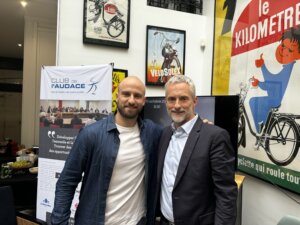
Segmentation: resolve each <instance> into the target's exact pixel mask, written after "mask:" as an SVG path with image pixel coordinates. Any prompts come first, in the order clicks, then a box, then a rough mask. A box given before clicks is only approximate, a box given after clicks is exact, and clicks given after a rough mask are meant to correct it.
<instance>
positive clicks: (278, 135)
mask: <svg viewBox="0 0 300 225" xmlns="http://www.w3.org/2000/svg"><path fill="white" fill-rule="evenodd" d="M266 135H269V136H267V139H266V146H265V150H266V152H267V156H268V157H269V159H270V160H271V161H272V162H273V163H275V164H276V165H280V166H286V165H288V164H290V163H291V162H292V161H293V160H294V158H295V157H296V155H297V153H298V150H299V141H298V140H299V131H298V127H297V125H296V124H295V122H294V121H293V120H291V119H289V118H279V119H278V120H273V121H272V123H271V126H270V127H269V129H268V130H267V134H266Z"/></svg>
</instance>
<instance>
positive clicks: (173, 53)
mask: <svg viewBox="0 0 300 225" xmlns="http://www.w3.org/2000/svg"><path fill="white" fill-rule="evenodd" d="M184 60H185V31H183V30H175V29H170V28H163V27H154V26H147V45H146V85H158V86H163V85H164V84H165V83H166V82H167V81H168V80H169V79H170V78H171V77H172V76H174V75H184Z"/></svg>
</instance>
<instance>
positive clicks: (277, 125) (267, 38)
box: [213, 0, 300, 193]
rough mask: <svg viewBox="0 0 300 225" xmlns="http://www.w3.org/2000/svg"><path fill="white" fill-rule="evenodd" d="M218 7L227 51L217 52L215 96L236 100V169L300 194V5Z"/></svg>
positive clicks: (261, 2)
mask: <svg viewBox="0 0 300 225" xmlns="http://www.w3.org/2000/svg"><path fill="white" fill-rule="evenodd" d="M220 2H221V1H220ZM219 4H220V5H219V6H217V8H219V9H220V11H219V12H221V8H222V9H223V12H222V13H221V14H222V16H223V18H224V20H223V22H221V20H220V18H216V21H217V22H216V25H217V26H216V27H218V28H219V29H218V31H217V30H216V34H218V35H219V36H218V39H219V40H224V41H225V45H226V49H225V47H224V45H222V44H220V46H219V48H220V49H222V51H220V49H218V47H216V49H215V50H216V52H217V51H218V50H219V52H221V53H222V54H220V56H219V58H218V60H219V62H220V65H219V68H221V67H222V72H221V71H218V65H216V64H215V65H214V80H213V94H225V93H226V94H239V96H240V103H239V114H240V115H239V127H238V147H239V149H238V169H239V170H241V171H243V172H246V173H248V174H251V175H253V176H256V177H258V178H261V179H263V180H265V181H268V182H270V183H273V184H275V185H278V186H281V187H283V188H285V189H288V190H291V191H293V192H296V193H300V189H299V185H300V153H299V147H300V105H299V100H298V99H297V93H298V92H299V91H298V90H299V86H300V77H299V71H300V20H299V15H300V3H299V1H298V0H287V1H281V0H273V1H270V0H252V1H237V2H235V1H234V2H233V1H232V2H230V4H229V2H228V1H223V4H221V3H219ZM221 14H219V15H221ZM250 14H251V16H250ZM217 17H218V16H217ZM228 21H230V23H229V22H228ZM229 36H232V37H231V40H229V38H228V37H229ZM216 40H217V39H216ZM225 50H226V51H225ZM216 56H217V54H215V57H216ZM217 57H218V56H217ZM215 62H217V60H216V59H215ZM222 62H224V63H223V64H222ZM225 62H226V63H225ZM225 67H226V68H225ZM225 72H226V74H225ZM222 80H226V81H227V82H224V83H223V84H222V85H223V86H221V85H219V84H220V83H221V81H222Z"/></svg>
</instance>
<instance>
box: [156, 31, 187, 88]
mask: <svg viewBox="0 0 300 225" xmlns="http://www.w3.org/2000/svg"><path fill="white" fill-rule="evenodd" d="M153 35H154V36H156V35H161V37H162V40H161V43H160V48H161V54H162V56H163V58H164V60H163V63H162V66H161V70H162V71H163V72H162V74H160V76H159V78H158V80H157V82H158V83H166V82H167V80H168V79H169V78H170V77H171V75H176V74H183V71H182V68H181V63H180V61H179V59H178V52H177V49H176V48H175V45H176V44H178V43H179V42H180V38H177V39H175V40H171V39H169V38H167V37H166V35H165V34H164V33H163V32H160V31H156V32H154V34H153Z"/></svg>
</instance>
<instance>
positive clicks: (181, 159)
mask: <svg viewBox="0 0 300 225" xmlns="http://www.w3.org/2000/svg"><path fill="white" fill-rule="evenodd" d="M165 91H166V94H165V97H166V98H165V99H166V108H167V111H168V114H169V116H170V117H171V119H172V121H173V122H172V124H171V126H169V127H166V128H165V129H164V131H163V134H162V137H161V141H160V144H159V152H158V162H157V163H158V165H157V184H156V185H157V186H156V190H157V192H156V195H155V202H157V203H158V204H157V205H158V206H159V207H158V209H157V211H158V212H159V213H160V217H161V220H160V224H161V225H170V224H176V225H187V224H188V225H196V224H207V225H209V224H211V225H213V224H214V225H234V224H235V218H236V198H237V185H236V183H235V180H234V165H235V164H234V161H235V158H234V150H233V148H232V146H231V142H230V137H229V134H228V133H227V131H225V130H224V129H221V128H219V127H217V126H214V125H210V124H207V123H204V122H203V120H202V119H201V118H200V117H199V116H198V115H197V114H196V113H195V106H196V103H197V97H196V91H195V85H194V83H193V81H192V80H191V79H190V78H189V77H187V76H182V75H180V76H173V77H172V78H171V79H170V80H169V81H168V82H167V83H166V85H165Z"/></svg>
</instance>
